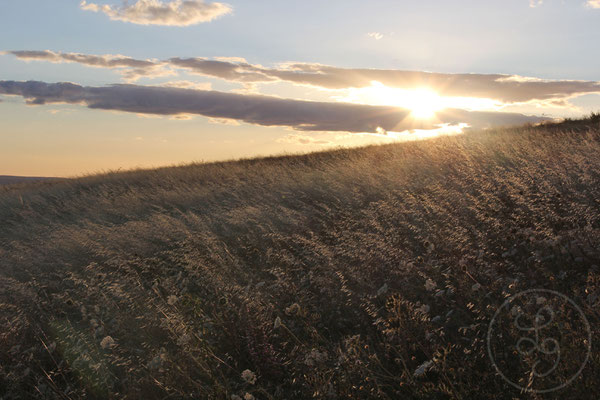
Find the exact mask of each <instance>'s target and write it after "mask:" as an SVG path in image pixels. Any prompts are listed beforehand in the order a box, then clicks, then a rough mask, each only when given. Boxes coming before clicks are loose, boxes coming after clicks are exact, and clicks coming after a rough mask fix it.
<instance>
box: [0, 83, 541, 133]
mask: <svg viewBox="0 0 600 400" xmlns="http://www.w3.org/2000/svg"><path fill="white" fill-rule="evenodd" d="M0 94H6V95H16V96H21V97H23V98H25V99H26V100H27V103H28V104H31V105H42V104H56V103H68V104H79V105H83V106H87V107H88V108H91V109H101V110H116V111H124V112H131V113H136V114H148V115H165V116H175V115H186V114H187V115H203V116H205V117H209V118H219V119H222V118H225V119H231V120H238V121H243V122H246V123H249V124H256V125H263V126H284V127H290V128H293V129H295V130H298V131H337V132H354V133H361V132H371V133H381V132H385V131H395V132H400V131H405V130H409V129H415V128H420V129H434V128H436V127H438V126H440V125H442V124H452V125H458V124H460V123H466V124H469V125H470V126H472V127H474V128H482V127H488V126H498V125H515V124H523V123H535V122H540V121H543V120H544V118H539V117H531V116H526V115H522V114H517V113H502V112H475V111H465V110H459V109H447V110H443V111H440V112H438V113H437V114H436V119H435V120H432V121H415V120H414V119H413V118H411V117H410V110H407V109H402V108H397V107H389V106H369V105H360V104H350V103H333V102H312V101H303V100H291V99H282V98H279V97H272V96H261V95H244V94H237V93H223V92H216V91H205V90H193V89H181V88H173V87H161V86H138V85H113V86H106V87H86V86H80V85H76V84H73V83H45V82H37V81H29V82H16V81H0Z"/></svg>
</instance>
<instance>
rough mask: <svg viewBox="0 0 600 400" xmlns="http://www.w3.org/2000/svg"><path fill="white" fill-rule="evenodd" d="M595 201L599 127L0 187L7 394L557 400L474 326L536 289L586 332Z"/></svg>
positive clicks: (583, 383)
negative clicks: (500, 356)
mask: <svg viewBox="0 0 600 400" xmlns="http://www.w3.org/2000/svg"><path fill="white" fill-rule="evenodd" d="M599 199H600V121H598V117H597V116H593V117H592V118H590V119H587V120H585V121H569V122H567V123H565V124H562V125H558V126H548V127H541V128H531V127H530V128H521V129H509V130H498V131H490V132H473V133H470V134H467V135H464V136H462V137H444V138H439V139H435V140H429V141H423V142H413V143H403V144H396V145H386V146H374V147H367V148H362V149H352V150H338V151H332V152H325V153H315V154H310V155H304V156H289V157H274V158H266V159H253V160H243V161H238V162H226V163H215V164H206V165H190V166H184V167H177V168H164V169H157V170H149V171H132V172H122V173H111V174H105V175H99V176H90V177H85V178H81V179H75V180H69V181H59V182H45V183H36V184H27V185H20V186H18V187H17V186H14V187H13V186H6V187H0V224H1V225H0V398H2V399H17V398H43V399H51V398H56V399H68V398H69V399H78V398H115V399H117V398H118V399H121V398H127V399H137V398H144V399H154V398H156V399H162V398H170V399H178V398H211V399H212V398H214V399H220V398H223V399H237V398H238V397H236V396H239V398H244V396H246V398H252V396H254V398H256V399H295V398H331V399H335V398H340V399H345V398H384V399H396V398H409V399H412V398H415V399H432V398H433V399H470V398H478V399H505V398H516V397H521V398H524V397H525V398H552V395H556V393H554V394H552V395H547V397H545V396H546V395H533V394H527V395H525V394H519V392H518V391H517V390H516V389H513V388H511V387H510V386H508V385H507V384H506V383H505V382H504V381H503V380H502V379H501V378H500V377H499V376H498V375H497V374H496V373H495V370H494V369H493V367H492V365H491V363H490V360H489V357H488V356H487V352H486V351H487V350H486V340H485V338H486V331H487V325H488V323H489V321H490V319H491V317H492V315H493V314H494V312H495V310H496V309H497V308H498V306H499V305H500V304H501V303H502V302H503V301H504V299H505V298H506V296H508V295H510V294H513V293H517V292H519V291H521V290H524V289H528V288H547V289H552V290H557V291H559V292H561V293H565V294H567V295H568V296H569V297H571V298H572V299H573V300H574V301H575V302H576V303H577V304H579V305H580V306H581V307H582V308H583V310H584V312H585V313H586V316H587V317H588V319H589V320H590V323H591V326H592V331H593V334H594V335H595V336H596V337H597V334H598V333H599V332H600V327H599V326H598V320H597V318H598V307H599V298H600V297H599V296H600V271H599V269H598V267H597V265H598V264H599V263H600V260H599V250H600V235H599V234H600V207H599ZM572 329H581V327H572ZM565 357H568V354H567V355H565ZM424 363H427V364H424ZM424 365H427V366H428V368H427V369H425V368H421V370H419V367H420V366H424ZM246 370H248V371H246ZM415 372H417V373H416V374H415ZM420 372H423V373H422V374H420ZM599 381H600V353H598V351H597V349H596V348H594V349H593V351H592V357H591V359H590V361H589V364H588V366H587V368H586V369H585V370H584V371H583V373H582V374H581V375H580V376H579V378H578V379H576V380H575V381H574V382H573V383H572V384H571V385H570V386H569V387H568V388H566V389H563V391H561V392H560V395H561V396H562V397H563V398H565V399H566V398H579V399H584V398H590V397H589V396H590V393H591V391H590V390H591V389H590V388H592V391H593V388H597V385H598V382H599Z"/></svg>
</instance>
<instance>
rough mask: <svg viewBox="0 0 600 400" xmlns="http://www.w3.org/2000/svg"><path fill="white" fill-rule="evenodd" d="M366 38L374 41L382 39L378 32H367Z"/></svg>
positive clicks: (381, 34)
mask: <svg viewBox="0 0 600 400" xmlns="http://www.w3.org/2000/svg"><path fill="white" fill-rule="evenodd" d="M367 36H368V37H371V38H373V39H375V40H380V39H383V33H379V32H369V33H367Z"/></svg>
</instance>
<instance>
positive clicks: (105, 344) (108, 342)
mask: <svg viewBox="0 0 600 400" xmlns="http://www.w3.org/2000/svg"><path fill="white" fill-rule="evenodd" d="M100 346H101V347H102V348H103V349H105V350H106V349H110V348H112V347H113V346H115V340H114V339H113V338H112V337H110V336H106V337H105V338H104V339H102V341H101V342H100Z"/></svg>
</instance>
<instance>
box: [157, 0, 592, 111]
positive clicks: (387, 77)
mask: <svg viewBox="0 0 600 400" xmlns="http://www.w3.org/2000/svg"><path fill="white" fill-rule="evenodd" d="M599 1H600V0H599ZM169 62H170V63H171V65H172V66H174V67H177V68H184V69H187V70H189V71H190V72H193V73H197V74H201V75H204V76H212V77H216V78H220V79H225V80H229V81H238V82H246V83H248V82H257V83H260V82H263V83H264V82H281V81H282V82H290V83H293V84H299V85H309V86H313V87H318V88H323V89H334V90H340V89H353V88H366V87H370V86H372V84H373V82H379V83H381V84H383V85H384V86H387V87H390V88H401V89H420V88H431V89H432V90H434V91H436V92H437V93H438V94H439V95H440V96H448V97H475V98H485V99H494V100H499V101H501V102H503V103H521V102H529V101H535V100H538V101H540V100H550V99H565V98H569V97H573V96H576V95H579V94H585V93H598V92H600V84H599V83H598V82H591V81H572V80H560V81H553V80H543V79H538V78H526V77H521V76H517V75H507V74H446V73H435V72H424V71H402V70H382V69H351V68H338V67H333V66H328V65H321V64H308V63H293V64H282V65H280V66H279V68H264V67H262V66H258V65H252V64H249V63H248V62H231V61H216V60H209V59H206V58H185V59H184V58H172V59H171V60H169Z"/></svg>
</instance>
